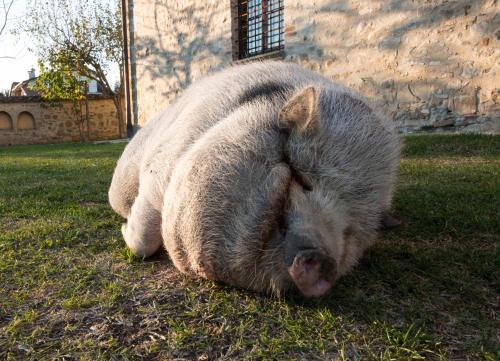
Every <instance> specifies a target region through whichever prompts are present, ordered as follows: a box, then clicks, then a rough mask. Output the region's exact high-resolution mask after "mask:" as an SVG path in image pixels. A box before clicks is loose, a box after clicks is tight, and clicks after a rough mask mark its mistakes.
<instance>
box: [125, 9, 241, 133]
mask: <svg viewBox="0 0 500 361" xmlns="http://www.w3.org/2000/svg"><path fill="white" fill-rule="evenodd" d="M134 40H135V49H134V50H135V55H136V70H137V103H138V123H139V125H143V124H144V123H146V122H147V121H148V120H149V119H150V118H151V117H152V116H153V115H154V114H155V113H157V112H158V111H160V110H161V109H163V108H164V107H165V106H166V105H167V104H168V103H169V102H170V101H171V100H172V99H174V98H175V97H176V95H177V93H178V92H179V91H180V90H182V89H183V88H185V87H187V86H188V85H189V84H190V83H191V82H193V81H194V80H196V79H198V78H200V77H201V76H202V75H205V74H207V73H208V72H210V71H214V70H217V69H220V68H221V67H222V66H224V65H227V64H229V63H230V62H231V57H232V53H231V11H230V6H229V1H228V0H224V1H221V0H206V1H179V0H157V1H149V0H139V1H134Z"/></svg>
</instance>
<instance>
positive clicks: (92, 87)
mask: <svg viewBox="0 0 500 361" xmlns="http://www.w3.org/2000/svg"><path fill="white" fill-rule="evenodd" d="M37 78H38V77H37V76H36V74H35V69H33V68H32V69H30V70H29V71H28V79H26V80H23V81H21V82H13V83H12V85H11V87H10V95H11V96H18V97H20V96H38V95H40V94H38V92H37V91H36V90H33V89H34V86H35V84H36V80H37ZM86 79H87V86H88V91H87V94H94V95H95V94H103V86H102V84H100V83H99V82H98V81H96V80H94V79H88V78H86V77H83V76H82V77H80V80H86Z"/></svg>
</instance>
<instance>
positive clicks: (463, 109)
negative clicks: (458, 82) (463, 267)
mask: <svg viewBox="0 0 500 361" xmlns="http://www.w3.org/2000/svg"><path fill="white" fill-rule="evenodd" d="M449 105H450V109H451V110H452V111H453V112H454V113H457V114H475V113H476V112H477V96H476V94H471V95H457V96H455V97H453V98H452V99H451V102H450V103H449Z"/></svg>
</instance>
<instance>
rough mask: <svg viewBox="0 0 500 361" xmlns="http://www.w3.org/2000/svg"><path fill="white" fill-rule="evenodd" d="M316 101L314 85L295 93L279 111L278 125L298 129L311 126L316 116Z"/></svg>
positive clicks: (302, 129)
mask: <svg viewBox="0 0 500 361" xmlns="http://www.w3.org/2000/svg"><path fill="white" fill-rule="evenodd" d="M317 103H318V99H317V90H316V89H315V88H314V87H308V88H305V89H304V90H302V91H300V92H299V93H298V94H295V95H294V96H293V98H292V99H290V100H289V101H288V102H286V103H285V105H284V106H283V108H282V109H281V111H280V115H279V123H280V126H282V127H284V128H295V129H297V130H299V131H305V130H306V129H309V128H311V127H313V126H314V124H315V123H316V122H317V118H318V111H317V109H318V104H317Z"/></svg>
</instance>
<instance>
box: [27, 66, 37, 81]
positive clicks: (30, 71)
mask: <svg viewBox="0 0 500 361" xmlns="http://www.w3.org/2000/svg"><path fill="white" fill-rule="evenodd" d="M35 77H36V75H35V68H31V69H30V70H28V79H33V78H35Z"/></svg>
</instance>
